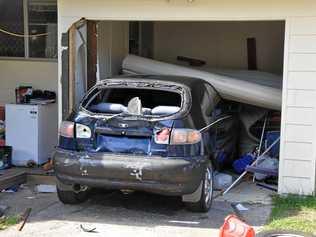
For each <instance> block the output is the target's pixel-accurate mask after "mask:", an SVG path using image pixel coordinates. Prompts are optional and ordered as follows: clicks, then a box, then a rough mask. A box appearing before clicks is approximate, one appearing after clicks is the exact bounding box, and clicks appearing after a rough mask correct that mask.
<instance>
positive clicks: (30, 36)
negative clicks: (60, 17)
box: [0, 27, 50, 38]
mask: <svg viewBox="0 0 316 237" xmlns="http://www.w3.org/2000/svg"><path fill="white" fill-rule="evenodd" d="M0 32H2V33H4V34H7V35H11V36H15V37H19V38H25V37H26V38H32V37H41V36H48V35H49V34H50V33H41V34H34V35H25V34H18V33H13V32H10V31H7V30H4V29H2V28H1V27H0Z"/></svg>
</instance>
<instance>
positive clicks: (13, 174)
mask: <svg viewBox="0 0 316 237" xmlns="http://www.w3.org/2000/svg"><path fill="white" fill-rule="evenodd" d="M23 183H26V172H24V171H20V170H13V169H11V170H6V171H5V172H4V173H3V174H2V175H0V190H1V191H2V190H11V189H12V191H15V192H16V191H17V190H16V189H15V188H14V187H18V186H19V185H20V184H23Z"/></svg>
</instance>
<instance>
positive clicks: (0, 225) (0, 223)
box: [0, 216, 21, 230]
mask: <svg viewBox="0 0 316 237" xmlns="http://www.w3.org/2000/svg"><path fill="white" fill-rule="evenodd" d="M20 219H21V218H20V217H19V216H11V217H4V218H0V230H5V229H6V228H8V227H9V226H12V225H16V224H18V223H19V222H20Z"/></svg>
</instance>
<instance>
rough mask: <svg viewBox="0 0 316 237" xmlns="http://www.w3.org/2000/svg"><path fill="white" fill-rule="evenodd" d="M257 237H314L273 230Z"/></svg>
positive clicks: (261, 233) (300, 233)
mask: <svg viewBox="0 0 316 237" xmlns="http://www.w3.org/2000/svg"><path fill="white" fill-rule="evenodd" d="M256 237H313V235H311V234H306V233H302V232H295V231H285V230H272V231H263V232H260V233H258V234H257V235H256Z"/></svg>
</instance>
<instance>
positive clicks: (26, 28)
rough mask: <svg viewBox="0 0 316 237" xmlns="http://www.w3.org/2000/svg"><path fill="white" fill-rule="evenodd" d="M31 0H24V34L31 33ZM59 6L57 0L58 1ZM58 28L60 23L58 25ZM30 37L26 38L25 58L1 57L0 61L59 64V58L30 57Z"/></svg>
mask: <svg viewBox="0 0 316 237" xmlns="http://www.w3.org/2000/svg"><path fill="white" fill-rule="evenodd" d="M28 3H29V0H23V20H24V22H23V25H24V32H27V33H28V32H29V12H28V5H29V4H28ZM56 4H57V0H56ZM56 24H57V27H58V22H57V23H56ZM29 41H30V39H29V37H24V57H10V56H0V60H13V61H17V60H22V61H42V62H58V58H36V57H30V45H29ZM57 47H58V46H57Z"/></svg>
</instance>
